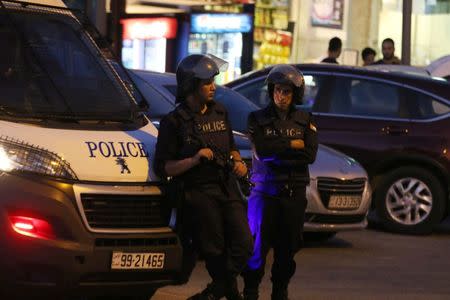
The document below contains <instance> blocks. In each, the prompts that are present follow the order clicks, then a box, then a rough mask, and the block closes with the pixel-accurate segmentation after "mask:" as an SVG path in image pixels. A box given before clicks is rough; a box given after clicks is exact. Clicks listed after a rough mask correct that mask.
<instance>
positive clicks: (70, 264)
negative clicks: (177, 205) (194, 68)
mask: <svg viewBox="0 0 450 300" xmlns="http://www.w3.org/2000/svg"><path fill="white" fill-rule="evenodd" d="M33 2H34V4H30V3H22V2H17V1H0V45H1V47H0V195H1V196H0V221H1V224H2V229H3V230H2V233H1V234H0V265H1V266H2V267H1V272H0V274H1V275H0V276H1V277H0V282H1V285H0V289H2V288H3V289H4V290H6V289H7V291H3V292H18V291H21V292H22V291H26V292H31V293H33V294H34V295H36V290H38V291H43V292H47V291H49V292H52V293H53V292H55V293H58V292H61V293H62V294H71V293H77V294H83V295H90V294H96V293H97V294H102V295H105V294H114V295H121V294H124V295H140V296H143V298H144V299H145V298H146V299H148V297H149V296H151V295H152V294H153V293H154V291H155V289H156V288H157V287H159V286H162V285H166V284H171V283H174V282H175V280H176V278H177V276H178V273H179V271H180V267H181V261H182V248H181V245H180V241H179V239H178V237H177V235H176V234H175V232H174V231H173V230H172V228H173V225H174V224H173V215H174V214H173V211H172V210H171V208H170V207H168V206H167V205H166V204H167V201H166V200H167V199H165V196H164V195H163V193H162V189H161V185H160V184H159V182H158V179H157V177H156V176H155V175H154V173H153V171H152V157H153V151H154V145H155V142H156V135H157V130H156V129H155V127H154V126H153V124H152V123H151V122H149V121H148V119H146V117H145V116H144V115H143V114H142V113H141V112H140V110H141V109H140V108H139V101H140V100H139V99H138V98H137V97H136V96H137V95H132V94H131V93H130V90H129V89H128V87H127V86H125V85H124V84H123V81H122V80H121V79H120V78H119V77H118V75H117V73H116V71H115V70H114V68H113V67H112V66H111V65H110V62H109V61H108V60H106V59H105V57H104V56H103V54H102V51H100V49H99V48H98V47H97V46H96V44H95V43H94V40H93V38H92V37H91V36H90V35H89V34H87V31H86V30H85V29H86V28H85V27H84V26H85V25H84V23H82V22H79V19H77V18H76V17H75V14H74V13H73V12H72V11H70V10H69V9H67V8H65V6H64V5H63V4H62V2H60V1H49V0H47V1H33ZM171 225H172V226H171ZM0 292H1V291H0ZM4 299H6V298H4ZM48 299H54V298H53V297H50V298H48Z"/></svg>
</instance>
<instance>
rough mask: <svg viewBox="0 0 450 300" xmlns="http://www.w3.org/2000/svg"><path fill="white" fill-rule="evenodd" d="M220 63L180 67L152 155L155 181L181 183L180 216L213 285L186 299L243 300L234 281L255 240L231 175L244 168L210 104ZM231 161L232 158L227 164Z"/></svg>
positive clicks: (217, 108)
mask: <svg viewBox="0 0 450 300" xmlns="http://www.w3.org/2000/svg"><path fill="white" fill-rule="evenodd" d="M223 63H224V61H222V60H220V59H219V58H217V57H214V56H209V55H197V54H194V55H190V56H188V57H186V58H184V59H183V60H182V61H181V62H180V64H179V65H178V68H177V71H176V77H177V84H178V85H177V102H178V103H180V104H179V105H178V106H177V107H176V109H175V110H174V111H172V112H171V113H169V114H168V115H167V116H165V117H164V118H163V119H162V120H161V122H160V128H159V135H158V141H157V144H156V153H155V170H156V172H157V173H158V175H159V176H161V177H162V178H164V177H175V178H176V179H178V180H182V181H183V182H184V187H185V195H186V197H185V200H184V205H183V209H184V214H185V216H188V218H189V220H190V222H192V226H193V229H192V235H193V237H192V238H193V241H194V244H195V245H197V248H198V250H199V251H200V253H201V254H202V256H203V257H204V258H205V263H206V268H207V270H208V273H209V275H210V276H211V278H212V282H211V283H210V284H208V286H207V287H206V288H205V289H204V290H203V291H202V292H200V293H198V294H196V295H194V296H192V297H191V298H190V299H220V298H222V297H223V296H225V297H226V298H227V299H242V297H241V296H240V294H239V291H238V289H237V282H236V277H237V275H238V274H239V273H240V272H241V271H242V270H243V269H244V268H245V265H246V262H247V260H248V258H249V257H250V256H251V254H252V249H253V240H252V237H251V234H250V229H249V226H248V222H247V215H246V210H245V206H244V202H243V199H242V197H241V196H240V193H239V190H238V186H237V182H236V180H235V176H238V177H241V176H244V175H245V174H246V173H247V168H246V166H245V164H244V163H243V162H242V160H241V156H240V154H239V152H238V150H237V148H236V146H235V143H234V139H233V134H232V131H231V127H230V122H229V120H228V115H227V111H226V109H225V108H224V107H223V106H222V105H221V104H219V103H217V102H215V101H214V100H213V97H214V92H215V89H216V87H215V84H214V77H215V76H216V75H217V74H219V68H220V66H221V65H222V64H223ZM230 157H232V159H230Z"/></svg>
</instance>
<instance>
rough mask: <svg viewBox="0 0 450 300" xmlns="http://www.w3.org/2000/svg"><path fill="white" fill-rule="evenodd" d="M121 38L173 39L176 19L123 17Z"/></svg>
mask: <svg viewBox="0 0 450 300" xmlns="http://www.w3.org/2000/svg"><path fill="white" fill-rule="evenodd" d="M120 22H121V23H122V25H123V39H124V40H126V39H130V40H134V39H140V40H151V39H161V38H166V39H173V38H175V37H176V36H177V20H176V19H174V18H142V19H123V20H121V21H120Z"/></svg>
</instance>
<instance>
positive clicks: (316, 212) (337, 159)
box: [130, 70, 371, 238]
mask: <svg viewBox="0 0 450 300" xmlns="http://www.w3.org/2000/svg"><path fill="white" fill-rule="evenodd" d="M130 75H131V77H132V78H133V81H134V82H135V83H136V85H137V86H138V87H139V89H140V90H141V92H142V94H143V95H144V98H146V99H147V101H148V103H149V106H150V109H149V111H148V116H149V117H150V119H152V120H154V122H157V121H158V119H159V118H160V117H161V116H162V115H165V114H166V113H168V112H169V111H170V110H172V109H173V108H174V107H175V103H174V102H175V94H176V79H175V76H174V74H171V73H157V72H150V71H140V70H133V71H131V72H130ZM215 99H216V101H218V102H221V103H222V104H223V105H224V106H225V107H226V108H227V110H228V112H229V116H230V119H231V120H230V121H231V124H232V127H233V130H234V132H235V139H236V140H237V141H238V142H237V144H238V147H239V149H240V151H241V155H242V156H243V158H244V159H245V160H246V162H247V164H249V165H250V164H251V158H252V156H251V155H252V154H251V144H250V142H249V140H248V139H247V138H246V136H245V135H244V134H242V133H243V132H245V131H246V128H247V116H248V114H249V113H250V112H251V111H254V110H256V109H258V107H257V106H256V105H254V104H253V103H251V102H250V101H249V100H248V99H246V98H245V97H243V96H241V95H240V94H238V93H236V92H234V91H232V90H231V89H228V88H224V87H220V86H219V87H218V88H217V90H216V95H215ZM310 173H311V184H310V186H309V188H308V190H307V197H308V207H307V210H306V222H305V231H310V232H315V233H314V238H328V237H331V236H333V235H334V234H335V233H336V232H337V231H342V230H353V229H361V228H364V227H365V226H366V224H367V220H366V215H367V212H368V209H369V206H370V200H371V198H370V194H371V188H370V185H369V184H368V180H367V174H366V172H365V171H364V169H363V168H362V167H361V166H360V165H359V164H358V163H357V162H356V161H355V160H353V159H351V158H350V157H348V156H346V155H343V154H342V153H339V152H337V151H335V150H333V149H331V148H329V147H326V146H323V145H320V146H319V151H318V154H317V159H316V162H315V163H314V164H312V165H311V166H310Z"/></svg>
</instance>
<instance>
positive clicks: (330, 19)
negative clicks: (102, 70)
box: [290, 0, 450, 66]
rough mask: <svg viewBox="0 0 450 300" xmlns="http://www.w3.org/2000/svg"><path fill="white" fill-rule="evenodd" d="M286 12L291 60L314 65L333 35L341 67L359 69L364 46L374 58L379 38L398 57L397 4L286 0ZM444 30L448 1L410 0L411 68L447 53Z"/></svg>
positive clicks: (449, 23)
mask: <svg viewBox="0 0 450 300" xmlns="http://www.w3.org/2000/svg"><path fill="white" fill-rule="evenodd" d="M405 1H406V0H405ZM290 11H291V15H290V20H291V21H295V22H296V24H297V26H296V27H295V30H294V35H293V51H292V55H291V58H290V61H291V62H294V63H305V62H320V61H321V59H323V58H324V57H325V56H326V55H327V47H328V41H329V39H330V38H332V37H334V36H337V37H339V38H341V40H342V42H343V51H342V54H341V56H340V57H339V59H338V62H339V63H341V64H346V65H361V51H362V49H364V48H365V47H371V48H373V49H374V50H375V51H376V52H377V56H376V59H380V58H381V57H382V53H381V42H382V41H383V40H384V39H385V38H392V39H393V40H394V41H395V55H396V56H398V57H399V58H401V55H402V39H403V32H404V30H403V27H402V20H403V0H291V1H290ZM292 12H295V13H296V15H292ZM448 28H450V0H426V1H425V0H412V14H411V38H410V40H411V43H410V51H411V55H410V56H411V65H416V66H425V65H428V64H429V63H430V62H431V61H433V60H435V59H437V58H439V57H442V56H444V55H448V54H450V39H448V37H449V30H448Z"/></svg>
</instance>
